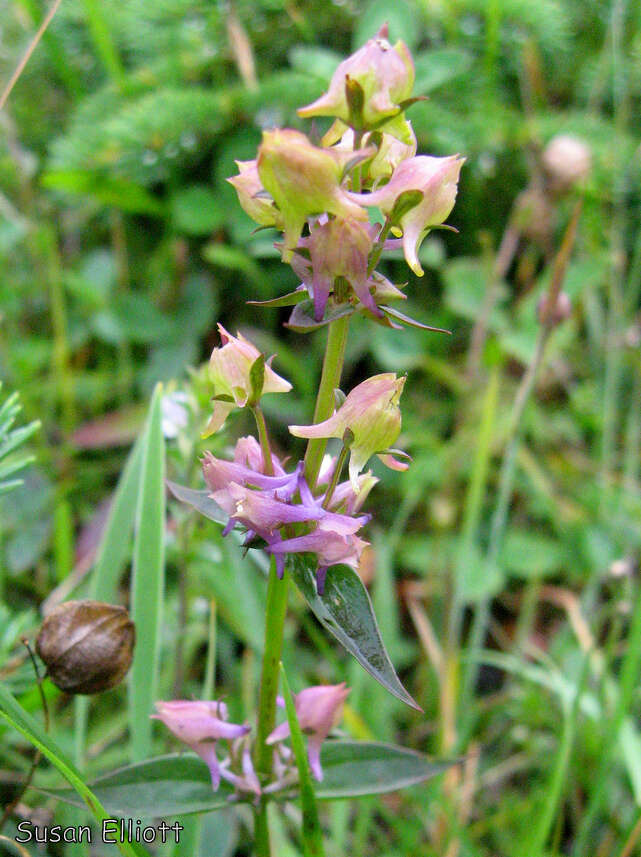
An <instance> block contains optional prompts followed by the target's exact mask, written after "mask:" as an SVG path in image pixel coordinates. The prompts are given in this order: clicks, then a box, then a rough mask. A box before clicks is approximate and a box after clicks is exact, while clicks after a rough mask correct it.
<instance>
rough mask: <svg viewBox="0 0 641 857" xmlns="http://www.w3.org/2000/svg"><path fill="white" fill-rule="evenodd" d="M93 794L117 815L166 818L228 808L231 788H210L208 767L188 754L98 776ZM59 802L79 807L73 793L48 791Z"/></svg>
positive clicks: (174, 755)
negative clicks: (215, 790)
mask: <svg viewBox="0 0 641 857" xmlns="http://www.w3.org/2000/svg"><path fill="white" fill-rule="evenodd" d="M91 788H92V790H93V793H94V794H95V795H96V796H97V797H98V799H99V800H100V801H101V802H102V803H103V804H104V805H105V806H106V807H107V810H108V812H110V813H112V814H113V815H116V816H123V817H135V818H149V817H151V816H153V817H158V818H162V817H164V818H168V817H171V816H181V815H191V814H192V813H195V812H211V811H212V810H216V809H224V808H227V807H229V798H230V797H231V795H232V794H233V788H232V786H231V785H229V783H227V782H226V781H225V780H223V781H221V783H220V786H219V788H218V791H217V792H214V791H213V790H212V787H211V775H210V773H209V769H208V768H207V765H205V763H204V762H203V761H202V759H200V758H198V756H195V755H191V754H185V755H182V754H179V753H172V754H170V755H167V756H157V757H156V758H155V759H148V760H147V761H145V762H136V763H135V764H133V765H128V766H127V767H125V768H119V769H118V770H116V771H112V772H111V773H110V774H105V776H102V777H99V778H98V779H97V780H96V781H95V782H94V783H93V784H92V786H91ZM47 793H48V794H52V795H53V796H54V797H57V798H58V799H59V800H63V801H65V802H66V803H72V804H75V805H76V806H80V805H81V803H80V802H79V801H78V799H77V798H76V796H75V795H74V793H73V792H71V791H69V790H67V789H65V790H64V791H63V790H58V791H54V790H47Z"/></svg>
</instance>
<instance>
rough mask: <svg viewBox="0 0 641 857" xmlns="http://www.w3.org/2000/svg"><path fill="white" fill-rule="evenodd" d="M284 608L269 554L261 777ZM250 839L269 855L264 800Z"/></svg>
mask: <svg viewBox="0 0 641 857" xmlns="http://www.w3.org/2000/svg"><path fill="white" fill-rule="evenodd" d="M286 612H287V572H285V577H284V578H283V580H279V579H278V577H277V575H276V561H275V560H274V559H273V558H272V561H271V566H270V569H269V585H268V589H267V613H266V622H265V651H264V653H263V671H262V676H261V681H260V695H259V698H258V726H257V730H256V757H255V762H256V770H257V771H258V774H259V776H261V775H262V778H263V779H264V780H267V779H269V778H270V777H271V773H272V758H273V753H274V748H273V747H272V746H270V745H269V744H267V743H266V740H267V738H268V736H269V734H270V732H273V730H274V727H275V725H276V694H277V693H278V681H279V675H280V672H279V664H280V659H281V653H282V649H283V628H284V625H285V614H286ZM254 818H255V825H254V840H255V847H256V855H257V857H270V854H271V849H270V844H269V827H268V823H267V802H266V801H264V800H261V802H260V804H259V806H258V807H257V808H256V810H255V816H254Z"/></svg>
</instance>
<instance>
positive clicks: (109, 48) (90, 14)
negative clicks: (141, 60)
mask: <svg viewBox="0 0 641 857" xmlns="http://www.w3.org/2000/svg"><path fill="white" fill-rule="evenodd" d="M83 6H84V9H85V14H86V15H87V24H88V26H89V33H90V35H91V39H92V41H93V44H94V47H95V49H96V51H97V53H98V55H99V56H100V59H101V61H102V64H103V65H104V67H105V69H106V70H107V72H108V74H109V77H110V78H111V80H112V81H113V83H115V84H116V86H117V87H118V89H120V90H121V91H122V90H123V89H124V88H125V70H124V68H123V65H122V60H121V58H120V55H119V53H118V50H117V48H116V45H115V42H114V39H113V35H112V32H111V28H110V25H109V20H108V17H107V16H106V15H105V14H104V9H103V7H102V5H101V4H100V3H99V1H98V0H83Z"/></svg>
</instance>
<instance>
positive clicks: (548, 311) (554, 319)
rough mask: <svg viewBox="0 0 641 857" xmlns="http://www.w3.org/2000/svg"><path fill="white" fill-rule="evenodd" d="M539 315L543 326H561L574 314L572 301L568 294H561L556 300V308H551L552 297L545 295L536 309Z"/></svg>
mask: <svg viewBox="0 0 641 857" xmlns="http://www.w3.org/2000/svg"><path fill="white" fill-rule="evenodd" d="M536 311H537V315H538V317H539V321H540V322H541V324H550V325H551V326H552V327H556V325H557V324H561V323H562V322H564V321H565V320H566V319H568V318H569V317H570V315H571V314H572V301H571V300H570V296H569V295H568V294H567V292H559V294H558V296H557V299H556V306H555V307H551V306H550V296H549V295H547V294H546V295H543V297H542V298H541V299H540V300H539V302H538V304H537V307H536Z"/></svg>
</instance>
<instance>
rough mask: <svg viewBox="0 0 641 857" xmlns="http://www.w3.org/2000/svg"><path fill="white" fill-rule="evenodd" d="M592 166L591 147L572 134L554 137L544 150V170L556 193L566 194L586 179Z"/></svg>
mask: <svg viewBox="0 0 641 857" xmlns="http://www.w3.org/2000/svg"><path fill="white" fill-rule="evenodd" d="M591 165H592V154H591V152H590V147H589V146H588V145H587V143H585V142H584V141H583V140H581V139H579V138H578V137H572V136H571V135H570V134H559V135H558V136H556V137H553V138H552V139H551V140H550V142H549V143H548V144H547V146H546V147H545V149H544V150H543V169H544V170H545V172H546V174H547V177H548V179H549V182H550V187H551V189H552V191H553V192H555V193H565V192H567V191H568V190H570V189H571V188H572V187H573V186H574V185H576V184H578V182H580V181H582V180H583V179H585V178H586V176H587V175H588V173H589V172H590V167H591Z"/></svg>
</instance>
